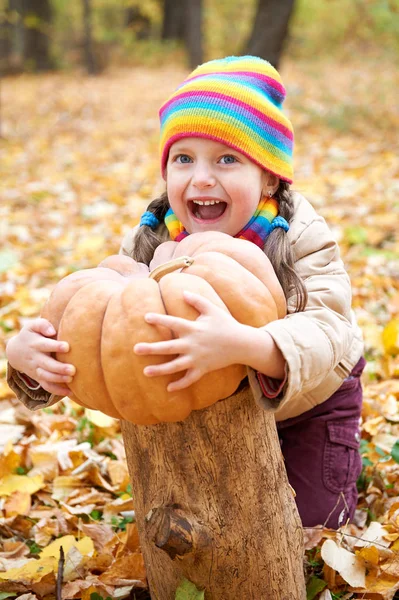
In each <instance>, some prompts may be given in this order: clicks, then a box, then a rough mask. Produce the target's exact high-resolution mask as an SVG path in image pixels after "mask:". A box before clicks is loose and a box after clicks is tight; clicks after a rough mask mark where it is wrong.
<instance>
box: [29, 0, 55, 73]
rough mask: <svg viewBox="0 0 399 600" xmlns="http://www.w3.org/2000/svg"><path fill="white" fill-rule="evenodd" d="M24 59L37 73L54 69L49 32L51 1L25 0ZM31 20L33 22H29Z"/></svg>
mask: <svg viewBox="0 0 399 600" xmlns="http://www.w3.org/2000/svg"><path fill="white" fill-rule="evenodd" d="M22 4H23V6H24V12H23V15H24V35H25V40H24V59H25V61H26V62H27V63H28V64H29V63H31V64H32V66H33V67H34V68H35V69H36V70H37V71H47V70H49V69H51V68H52V67H53V62H52V60H51V57H50V35H49V30H50V26H51V20H52V10H51V6H50V2H49V0H34V1H28V0H24V2H23V3H22ZM29 19H31V21H29Z"/></svg>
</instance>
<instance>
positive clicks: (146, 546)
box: [122, 385, 306, 600]
mask: <svg viewBox="0 0 399 600" xmlns="http://www.w3.org/2000/svg"><path fill="white" fill-rule="evenodd" d="M240 387H241V386H240ZM122 432H123V437H124V441H125V448H126V455H127V462H128V466H129V471H130V476H131V479H132V489H133V498H134V504H135V511H136V521H137V527H138V530H139V535H140V541H141V548H142V552H143V555H144V560H145V564H146V569H147V577H148V582H149V586H150V593H151V598H152V600H174V598H175V592H176V589H177V587H178V586H179V584H180V582H181V580H182V579H183V578H186V579H188V580H190V581H192V582H193V583H194V584H195V585H196V586H197V587H198V588H199V589H204V590H205V599H206V600H222V599H223V600H224V599H226V598H247V599H248V600H260V599H265V600H266V599H269V598H270V599H271V598H275V599H277V598H278V599H279V600H304V599H305V598H306V592H305V582H304V573H303V545H302V544H303V541H302V527H301V522H300V519H299V515H298V512H297V508H296V504H295V500H294V496H293V492H292V488H290V486H289V484H288V479H287V475H286V471H285V467H284V462H283V457H282V454H281V451H280V445H279V440H278V436H277V432H276V426H275V421H274V417H273V414H272V413H270V412H268V411H264V410H262V409H261V408H260V407H258V406H257V404H256V403H255V402H254V400H253V397H252V394H251V392H250V390H249V388H248V386H247V385H243V386H242V389H240V390H239V391H237V392H236V393H235V394H234V395H233V396H231V397H230V398H228V399H226V400H223V401H220V402H217V403H216V404H214V405H213V406H211V407H210V408H207V409H204V410H201V411H194V412H192V413H191V415H190V416H189V417H188V418H187V419H186V420H185V421H183V422H179V423H162V424H159V425H152V426H137V425H133V424H132V423H129V422H127V421H122Z"/></svg>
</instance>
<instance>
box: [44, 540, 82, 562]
mask: <svg viewBox="0 0 399 600" xmlns="http://www.w3.org/2000/svg"><path fill="white" fill-rule="evenodd" d="M61 546H62V548H63V550H64V554H67V553H68V552H69V550H70V549H71V548H72V547H73V546H74V547H75V548H77V549H78V550H79V552H80V553H81V554H82V555H83V556H92V554H93V552H94V544H93V540H92V539H91V538H89V537H88V536H85V537H83V538H82V539H81V540H79V541H77V540H75V538H74V536H73V535H64V536H63V537H62V538H58V539H57V540H54V542H52V543H51V544H49V545H48V546H47V547H46V548H43V550H42V552H41V555H40V556H41V557H51V556H52V557H54V558H57V559H58V558H59V556H60V548H61Z"/></svg>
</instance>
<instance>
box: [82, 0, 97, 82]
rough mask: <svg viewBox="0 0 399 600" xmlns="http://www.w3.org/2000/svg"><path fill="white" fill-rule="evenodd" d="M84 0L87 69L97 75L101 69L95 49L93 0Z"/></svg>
mask: <svg viewBox="0 0 399 600" xmlns="http://www.w3.org/2000/svg"><path fill="white" fill-rule="evenodd" d="M82 1H83V26H84V40H83V51H84V57H85V64H86V69H87V72H88V73H89V75H95V74H96V73H98V71H99V69H98V66H97V63H96V58H95V54H94V51H93V36H92V27H91V24H92V9H91V0H82Z"/></svg>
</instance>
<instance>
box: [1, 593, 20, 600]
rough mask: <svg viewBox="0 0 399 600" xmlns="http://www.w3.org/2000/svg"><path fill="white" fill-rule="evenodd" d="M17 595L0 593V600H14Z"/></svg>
mask: <svg viewBox="0 0 399 600" xmlns="http://www.w3.org/2000/svg"><path fill="white" fill-rule="evenodd" d="M16 595H17V594H16V593H14V592H0V600H6V598H15V596H16Z"/></svg>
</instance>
